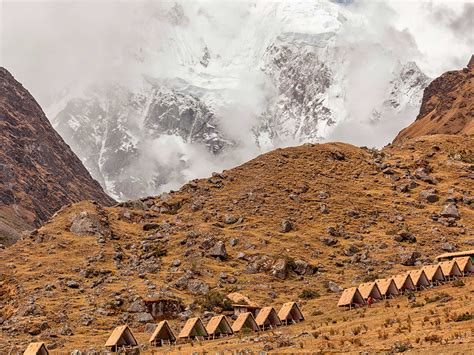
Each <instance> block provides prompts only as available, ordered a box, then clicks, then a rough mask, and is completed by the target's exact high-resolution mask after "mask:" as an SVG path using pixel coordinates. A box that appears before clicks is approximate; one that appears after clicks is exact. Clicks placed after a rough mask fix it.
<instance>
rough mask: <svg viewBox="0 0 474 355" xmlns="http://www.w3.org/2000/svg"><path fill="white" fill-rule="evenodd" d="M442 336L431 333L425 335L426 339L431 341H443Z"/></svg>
mask: <svg viewBox="0 0 474 355" xmlns="http://www.w3.org/2000/svg"><path fill="white" fill-rule="evenodd" d="M441 340H442V338H441V337H440V336H439V335H437V334H431V335H427V336H425V341H427V342H429V343H441Z"/></svg>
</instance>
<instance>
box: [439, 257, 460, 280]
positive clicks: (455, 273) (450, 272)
mask: <svg viewBox="0 0 474 355" xmlns="http://www.w3.org/2000/svg"><path fill="white" fill-rule="evenodd" d="M438 265H439V267H440V268H441V271H442V272H443V275H444V278H445V279H446V280H447V281H449V280H452V279H457V278H458V277H461V276H462V272H461V269H460V268H459V266H458V264H457V263H456V262H455V261H454V260H449V261H442V262H440V263H439V264H438Z"/></svg>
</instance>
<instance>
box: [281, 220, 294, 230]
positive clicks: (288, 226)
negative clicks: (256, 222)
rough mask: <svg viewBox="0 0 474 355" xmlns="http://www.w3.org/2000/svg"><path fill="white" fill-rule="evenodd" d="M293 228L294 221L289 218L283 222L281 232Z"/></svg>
mask: <svg viewBox="0 0 474 355" xmlns="http://www.w3.org/2000/svg"><path fill="white" fill-rule="evenodd" d="M292 230H293V223H292V222H291V221H289V220H287V219H285V220H284V221H283V222H281V232H282V233H288V232H290V231H292Z"/></svg>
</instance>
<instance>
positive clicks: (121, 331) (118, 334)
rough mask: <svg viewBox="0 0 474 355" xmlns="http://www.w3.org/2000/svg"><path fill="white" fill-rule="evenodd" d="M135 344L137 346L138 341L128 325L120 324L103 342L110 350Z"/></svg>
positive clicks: (130, 347)
mask: <svg viewBox="0 0 474 355" xmlns="http://www.w3.org/2000/svg"><path fill="white" fill-rule="evenodd" d="M136 346H138V342H137V340H136V339H135V337H134V336H133V333H132V331H131V330H130V328H129V327H128V325H121V326H119V327H117V328H115V329H114V330H113V331H112V334H110V337H109V339H107V342H106V343H105V348H106V349H107V350H109V351H112V352H118V351H119V350H125V349H133V348H134V347H136Z"/></svg>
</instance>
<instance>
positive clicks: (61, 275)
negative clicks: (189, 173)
mask: <svg viewBox="0 0 474 355" xmlns="http://www.w3.org/2000/svg"><path fill="white" fill-rule="evenodd" d="M473 147H474V138H472V137H467V136H444V135H437V136H426V137H421V138H416V139H412V140H408V141H405V142H404V143H403V144H402V145H398V146H391V147H388V148H386V149H384V150H383V151H377V150H369V149H366V148H356V147H354V146H351V145H348V144H342V143H331V144H320V145H319V144H317V145H304V146H300V147H294V148H287V149H278V150H275V151H273V152H270V153H268V154H265V155H262V156H260V157H258V158H256V159H254V160H251V161H249V162H247V163H245V164H243V165H241V166H239V167H237V168H235V169H231V170H228V171H224V172H223V173H220V174H214V175H213V176H212V177H210V178H209V179H201V180H194V181H192V182H190V183H188V184H186V185H185V186H183V187H182V188H181V189H180V190H179V191H177V192H172V193H170V194H164V195H162V196H160V197H150V198H145V199H142V200H139V201H131V202H127V203H122V204H120V205H118V206H115V207H111V208H103V207H101V206H99V205H96V204H93V203H90V202H81V203H78V204H74V205H72V206H69V207H67V208H64V209H63V210H62V211H60V212H59V213H58V214H57V215H56V216H55V217H54V218H52V220H51V221H49V222H48V223H47V224H46V225H44V226H43V227H42V228H41V229H39V231H38V233H37V234H36V235H32V236H31V237H29V238H26V239H23V240H21V241H19V242H18V243H17V244H16V245H14V246H12V247H11V248H8V249H7V250H5V251H3V252H2V254H1V256H0V257H1V263H0V268H1V269H0V272H1V273H0V275H1V283H0V324H1V329H2V331H1V333H0V344H2V348H4V349H13V348H17V349H21V348H23V347H24V345H25V344H27V343H28V342H29V341H32V340H37V339H42V340H44V341H46V342H48V343H53V344H54V346H55V347H56V349H58V350H60V351H66V350H68V351H70V350H72V349H75V348H79V349H83V350H84V349H92V348H93V349H101V348H102V346H103V344H104V343H105V340H106V339H107V337H108V334H109V332H110V331H111V330H112V328H113V327H114V326H115V325H118V324H123V323H128V324H130V325H131V327H132V329H133V330H134V331H136V333H137V334H138V337H139V339H140V340H141V341H142V342H146V337H147V334H146V333H145V325H146V323H153V322H156V320H151V319H149V315H148V316H147V314H146V312H143V310H139V312H136V311H137V310H138V309H137V305H138V306H139V305H140V303H141V300H142V298H145V297H147V296H152V295H153V296H155V297H157V296H160V297H168V298H181V299H182V302H183V304H184V306H188V309H187V310H186V311H184V312H183V313H182V314H180V315H174V316H173V319H172V322H171V323H172V325H173V326H174V327H175V328H179V327H180V326H181V325H182V324H183V323H184V319H185V318H186V317H188V316H190V315H191V314H198V315H199V314H203V312H204V310H203V309H201V308H200V306H199V305H192V304H193V303H194V302H195V301H201V304H202V303H203V301H205V300H204V297H203V294H207V293H208V292H209V290H213V291H218V292H220V293H222V294H226V293H228V292H231V291H238V292H241V293H243V294H245V295H248V296H249V297H250V298H251V299H252V300H255V301H257V302H259V303H261V304H271V305H275V306H279V305H280V304H281V303H283V302H284V301H287V300H298V301H300V302H301V303H302V309H303V312H304V313H305V314H306V316H307V321H306V322H305V323H302V324H300V325H298V326H296V327H292V328H291V329H290V328H286V329H285V328H281V329H279V330H278V332H277V333H275V334H273V335H271V333H266V334H264V335H258V336H255V337H250V338H244V339H239V338H236V339H234V340H228V341H230V343H229V344H226V343H222V342H226V341H227V340H225V341H223V340H219V341H214V342H212V343H203V344H202V346H204V347H205V349H211V348H213V347H216V348H215V349H221V350H222V349H225V348H226V349H240V350H244V349H251V350H261V349H263V348H264V346H265V345H266V344H267V343H268V344H271V347H273V348H274V349H275V350H278V351H279V352H281V351H292V352H294V351H298V350H303V351H304V350H305V349H306V351H307V350H308V349H313V350H318V349H321V350H327V351H332V350H337V351H355V352H358V351H360V350H369V349H375V350H380V351H382V350H389V349H390V348H391V347H392V346H394V344H395V341H398V340H399V341H406V340H407V339H408V340H409V341H410V343H411V345H412V346H414V347H415V348H416V349H419V350H420V351H435V350H436V351H438V350H440V349H441V351H444V352H450V351H452V350H453V349H454V348H453V347H452V346H451V345H452V344H457V345H456V346H457V348H456V349H461V350H460V351H461V352H462V349H469V348H472V344H473V333H472V329H473V326H474V322H473V321H472V320H471V321H464V322H454V321H452V320H451V318H450V317H451V316H453V312H454V313H460V312H464V311H466V309H469V304H472V292H473V282H472V280H468V281H466V286H464V287H463V288H459V289H458V288H453V287H452V286H451V285H445V286H443V287H442V288H441V289H434V290H432V291H428V293H426V295H431V294H435V293H437V292H446V293H447V294H448V295H449V296H451V297H453V298H452V300H449V302H448V303H445V304H444V303H443V304H442V306H439V307H438V305H439V302H438V303H434V304H431V303H430V304H429V305H428V304H427V305H425V306H421V307H419V308H417V309H414V310H413V309H412V308H409V305H408V302H407V300H406V298H405V297H400V298H398V299H397V300H395V301H390V302H389V307H387V308H385V306H384V305H383V304H379V305H377V306H375V307H374V308H373V309H370V310H367V311H365V312H363V313H360V312H356V311H354V312H341V311H340V310H338V309H337V307H336V303H337V299H338V297H339V293H338V292H333V291H337V286H338V285H339V286H340V287H348V286H352V285H357V284H358V283H359V282H360V281H361V280H363V279H365V278H374V277H380V276H389V275H392V274H395V273H397V272H399V271H403V270H408V269H412V268H414V267H417V266H413V265H414V264H415V265H420V264H425V263H430V262H432V261H433V258H434V256H436V255H437V254H439V253H442V252H444V251H447V250H449V251H450V250H463V249H472V245H474V236H473V231H474V202H473V201H474V195H473V189H472V186H473V181H474V165H473V163H474V152H473ZM430 201H431V202H430ZM447 205H451V207H450V209H451V210H454V212H453V211H451V214H450V215H448V214H447V213H443V210H444V208H445V206H447ZM456 211H457V212H458V213H459V216H458V215H457V213H456ZM445 212H446V211H445ZM71 230H72V231H71ZM331 289H332V290H333V291H331ZM303 290H307V291H308V290H309V291H314V292H316V293H318V294H319V295H320V296H321V297H320V298H315V299H312V300H309V301H308V300H304V299H301V298H300V297H299V296H300V295H301V293H302V291H303ZM424 296H425V295H424V294H421V293H420V295H419V296H418V298H419V299H423V297H424ZM138 308H140V307H138ZM446 311H447V312H448V313H447V315H445V312H446ZM471 311H472V309H471ZM409 312H414V313H412V314H413V316H412V320H413V319H414V323H413V324H411V325H410V327H412V328H413V329H412V333H410V332H409V328H408V324H406V323H407V322H408V320H407V314H408V313H409ZM432 312H434V313H432ZM144 313H145V314H144ZM425 317H427V319H425ZM168 318H169V317H168ZM437 318H440V319H441V320H440V322H439V323H438V321H437V320H436V319H437ZM386 319H388V321H387V320H386ZM384 322H389V323H391V324H390V325H388V324H387V327H388V328H387V327H385V326H384V325H383V324H384ZM374 324H376V325H374ZM357 327H359V328H360V329H359V330H358V331H357V330H355V329H356V328H357ZM399 328H400V329H399ZM379 330H380V331H381V332H382V333H381V334H380V336H379V335H378V331H379ZM280 332H281V333H280ZM305 332H306V333H307V334H306V333H305ZM315 332H316V333H315ZM384 332H387V333H388V336H385V335H384V334H385V333H384ZM434 332H441V333H442V338H441V339H434V340H433V339H431V340H430V338H428V339H427V340H426V339H425V337H427V336H429V335H430V334H431V333H434ZM313 333H314V334H313ZM355 333H357V334H355ZM291 334H293V335H291ZM354 334H355V335H354ZM292 336H294V337H292ZM272 337H274V338H272ZM417 338H420V340H419V341H418V342H416V340H417ZM272 339H273V340H272ZM356 339H359V340H356ZM286 340H288V341H287V342H285V341H286ZM359 341H360V342H361V343H360V344H359ZM300 343H302V345H300ZM461 343H462V344H461ZM219 344H220V345H219ZM459 344H461V345H459ZM278 346H280V347H278ZM301 346H302V347H303V348H301ZM277 347H278V348H277ZM180 349H181V350H179V351H184V352H185V353H186V352H191V351H194V350H203V349H204V348H202V347H200V345H199V344H195V345H194V347H190V346H188V347H182V348H180ZM267 349H269V347H267ZM174 350H175V351H178V348H174Z"/></svg>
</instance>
